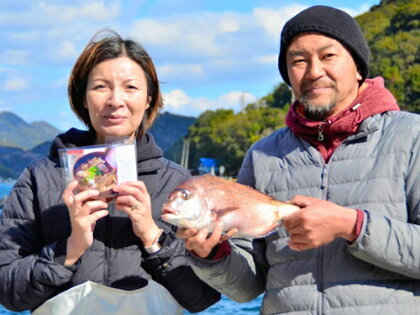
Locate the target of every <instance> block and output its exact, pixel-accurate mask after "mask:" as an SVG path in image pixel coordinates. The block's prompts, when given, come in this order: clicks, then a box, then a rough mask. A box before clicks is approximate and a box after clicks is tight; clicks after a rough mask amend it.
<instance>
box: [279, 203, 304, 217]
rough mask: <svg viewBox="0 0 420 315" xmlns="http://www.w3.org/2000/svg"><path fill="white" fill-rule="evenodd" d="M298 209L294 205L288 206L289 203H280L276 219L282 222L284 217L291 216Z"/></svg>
mask: <svg viewBox="0 0 420 315" xmlns="http://www.w3.org/2000/svg"><path fill="white" fill-rule="evenodd" d="M299 209H300V208H299V207H298V206H296V205H293V204H289V203H282V204H281V205H279V207H278V208H277V213H276V215H277V219H278V221H281V220H283V218H284V217H285V216H288V215H289V214H292V213H293V212H295V211H297V210H299Z"/></svg>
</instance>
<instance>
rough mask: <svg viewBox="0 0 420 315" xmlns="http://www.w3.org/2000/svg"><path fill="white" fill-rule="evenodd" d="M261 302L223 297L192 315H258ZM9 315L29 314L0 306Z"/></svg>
mask: <svg viewBox="0 0 420 315" xmlns="http://www.w3.org/2000/svg"><path fill="white" fill-rule="evenodd" d="M11 188H12V185H11V184H4V183H0V198H1V197H3V196H4V195H7V194H8V193H9V192H10V190H11ZM0 212H1V210H0ZM261 302H262V296H260V297H258V298H256V299H255V300H253V301H251V302H248V303H236V302H234V301H232V300H230V299H228V298H227V297H225V296H223V297H222V299H221V300H220V301H219V302H218V303H216V304H214V305H213V306H211V307H209V308H208V309H206V310H205V311H203V312H200V313H194V314H199V315H214V314H223V315H256V314H259V309H260V305H261ZM11 314H21V315H23V314H25V315H28V314H30V313H29V312H20V313H16V312H10V311H8V310H6V309H4V308H3V307H2V306H1V305H0V315H11ZM185 314H191V313H189V312H185Z"/></svg>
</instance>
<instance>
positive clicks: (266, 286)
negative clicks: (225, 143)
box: [192, 112, 420, 315]
mask: <svg viewBox="0 0 420 315" xmlns="http://www.w3.org/2000/svg"><path fill="white" fill-rule="evenodd" d="M419 131H420V116H419V115H415V114H409V113H405V112H386V113H384V114H381V115H375V116H372V117H370V118H367V119H366V120H365V121H364V122H363V123H362V124H361V127H360V129H359V131H358V132H357V133H356V134H355V135H352V136H350V137H349V138H348V139H346V140H345V141H344V142H343V143H342V144H341V145H340V146H339V147H338V148H337V149H336V151H335V152H334V153H333V155H332V156H331V158H330V160H329V162H328V164H325V163H324V161H323V159H322V157H321V155H320V153H319V152H318V151H317V150H316V149H315V148H313V147H312V146H311V145H309V144H308V143H307V142H306V141H304V140H302V139H300V138H298V137H296V136H295V135H294V134H293V133H292V132H291V131H290V129H289V128H284V129H281V130H278V131H276V132H274V133H273V134H272V135H270V136H268V137H267V138H264V139H262V140H260V141H259V142H257V143H255V144H254V145H253V146H252V148H251V149H250V150H249V152H248V153H247V155H246V158H245V160H244V163H243V167H242V169H241V172H240V175H239V179H238V180H239V182H241V183H244V184H247V185H250V186H253V187H255V188H256V189H258V190H260V191H262V192H263V193H266V194H268V195H271V196H273V197H275V198H276V199H279V200H289V199H291V198H292V197H294V196H295V195H297V194H300V195H307V196H312V197H316V198H320V199H325V200H329V201H332V202H334V203H337V204H339V205H342V206H345V207H349V208H354V209H362V210H364V211H365V222H364V225H363V228H362V231H361V234H360V235H359V237H358V239H357V240H356V241H355V242H354V243H352V244H349V243H348V242H346V241H345V240H344V239H341V238H339V239H336V240H335V241H333V242H331V243H329V244H327V245H325V246H322V247H320V248H317V249H312V250H305V251H302V252H296V251H293V250H291V249H290V248H289V247H288V246H287V240H288V235H287V233H286V231H285V230H284V229H283V228H280V229H279V230H278V231H277V232H275V233H272V234H271V235H269V236H268V237H266V238H265V239H263V240H255V241H254V242H249V241H245V240H233V242H232V243H231V245H232V253H231V254H230V255H229V256H227V257H225V258H223V259H222V260H219V261H216V262H209V261H205V260H202V259H198V258H194V259H192V261H193V263H194V267H193V268H194V270H195V271H196V273H197V274H198V275H199V276H200V277H201V278H202V279H204V280H205V281H206V282H208V283H209V284H210V285H212V286H213V287H214V288H216V289H218V290H220V292H222V293H223V294H225V295H227V296H229V297H230V298H232V299H234V300H237V301H242V302H243V301H249V300H252V299H254V298H255V297H257V296H258V295H259V294H261V293H263V292H265V295H264V299H263V304H262V307H261V313H262V314H278V313H282V314H336V315H339V314H340V315H342V314H358V315H361V314H384V315H385V314H386V315H388V314H399V315H403V314H404V315H406V314H419V313H420V137H419Z"/></svg>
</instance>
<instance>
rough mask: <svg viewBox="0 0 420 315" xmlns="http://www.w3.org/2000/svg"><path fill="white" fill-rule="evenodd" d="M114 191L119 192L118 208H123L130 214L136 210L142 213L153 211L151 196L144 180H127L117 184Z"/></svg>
mask: <svg viewBox="0 0 420 315" xmlns="http://www.w3.org/2000/svg"><path fill="white" fill-rule="evenodd" d="M114 191H115V192H117V193H118V197H116V199H115V205H116V208H117V209H118V210H122V211H124V212H126V213H127V214H128V215H131V214H132V212H133V211H135V210H139V211H140V212H141V213H143V212H144V211H146V212H147V211H148V212H151V210H150V209H151V206H150V204H151V202H150V196H149V193H148V192H147V188H146V186H145V185H144V183H143V182H141V181H129V182H125V183H123V184H120V185H118V186H116V187H115V188H114Z"/></svg>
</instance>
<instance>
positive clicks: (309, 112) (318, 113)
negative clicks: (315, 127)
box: [300, 95, 336, 121]
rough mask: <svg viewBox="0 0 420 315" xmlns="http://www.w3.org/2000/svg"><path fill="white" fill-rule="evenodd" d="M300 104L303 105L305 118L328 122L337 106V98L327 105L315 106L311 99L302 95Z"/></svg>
mask: <svg viewBox="0 0 420 315" xmlns="http://www.w3.org/2000/svg"><path fill="white" fill-rule="evenodd" d="M300 103H301V104H302V105H303V109H304V113H305V118H306V119H308V120H312V121H323V120H326V119H327V118H328V117H329V116H331V114H332V113H333V110H334V108H335V106H336V98H335V97H334V98H333V99H331V100H330V102H329V103H327V104H322V105H320V104H317V105H314V104H312V103H311V101H310V99H309V97H307V96H306V95H302V97H301V99H300Z"/></svg>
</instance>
